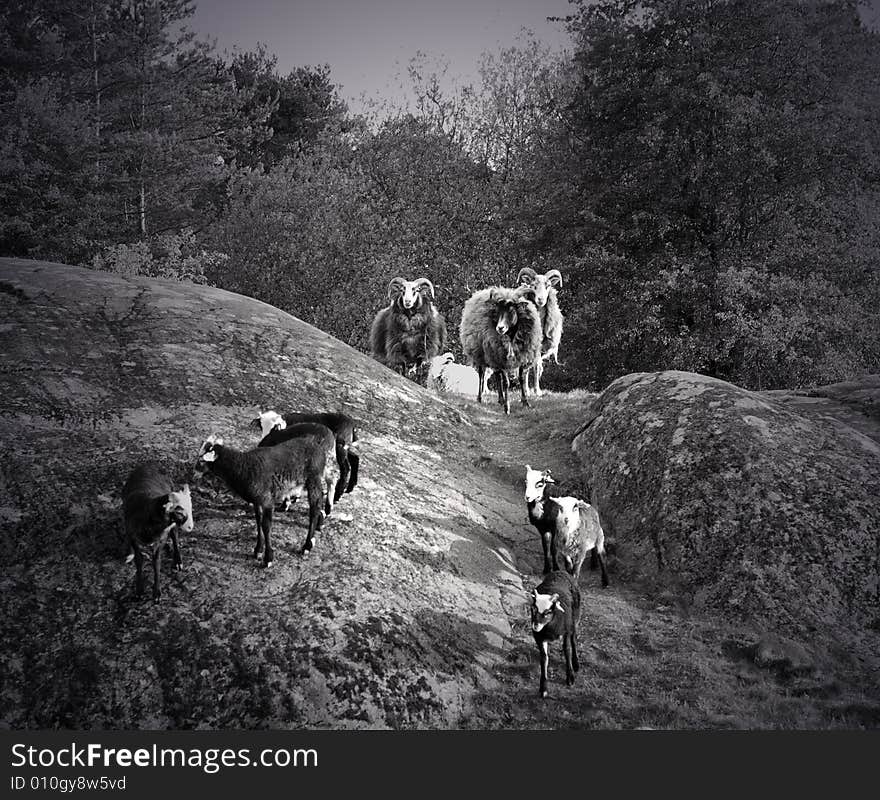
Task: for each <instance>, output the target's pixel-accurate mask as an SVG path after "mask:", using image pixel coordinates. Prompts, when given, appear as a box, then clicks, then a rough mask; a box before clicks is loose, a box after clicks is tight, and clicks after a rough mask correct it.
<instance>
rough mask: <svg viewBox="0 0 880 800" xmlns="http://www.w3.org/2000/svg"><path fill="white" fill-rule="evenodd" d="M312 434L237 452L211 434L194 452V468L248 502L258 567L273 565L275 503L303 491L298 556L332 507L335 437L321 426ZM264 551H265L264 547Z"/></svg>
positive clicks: (304, 552)
mask: <svg viewBox="0 0 880 800" xmlns="http://www.w3.org/2000/svg"><path fill="white" fill-rule="evenodd" d="M316 428H318V430H317V431H316V432H315V433H314V434H309V435H304V436H297V437H295V438H292V439H288V440H287V441H286V442H281V443H280V444H276V445H274V446H271V447H256V448H254V449H253V450H247V451H241V450H236V449H235V448H233V447H228V446H226V445H224V444H223V439H222V438H221V437H219V436H217V435H216V434H213V435H211V436H209V437H208V438H207V439H206V440H205V442H204V443H203V444H202V446H201V448H200V450H199V464H200V465H202V464H204V466H205V467H206V468H207V469H209V470H210V471H211V472H212V473H214V474H215V475H218V476H219V477H221V478H222V479H223V480H224V481H225V483H226V485H227V486H228V487H229V488H230V489H232V491H233V492H235V493H236V494H237V495H239V497H241V498H242V499H244V500H245V501H247V502H248V503H251V504H252V505H253V507H254V516H255V518H256V522H257V542H256V545H255V546H254V558H259V557H260V553H261V552H262V553H263V566H264V567H271V566H272V561H273V552H272V541H271V538H270V533H271V530H272V516H273V513H274V511H275V506H276V504H278V503H287V502H288V501H290V500H292V499H296V498H298V497H299V496H300V495H301V494H302V493H303V491H305V492H306V494H307V495H308V499H309V530H308V534H307V535H306V540H305V543H304V544H303V546H302V550H301V551H300V552H301V553H302V555H308V554H309V552H310V551H311V549H312V546H313V542H314V538H315V534H316V533H317V532H318V531H320V530H321V527H322V525H323V524H324V519H325V518H326V517H327V515H328V514H329V513H330V511H331V510H332V508H333V500H332V498H333V496H334V489H335V486H336V482H337V480H338V478H339V469H338V467H337V465H336V459H335V458H334V454H335V451H336V436H335V435H334V434H333V432H332V431H331V430H330V429H329V428H327V427H325V426H323V425H322V426H316ZM264 546H265V547H264Z"/></svg>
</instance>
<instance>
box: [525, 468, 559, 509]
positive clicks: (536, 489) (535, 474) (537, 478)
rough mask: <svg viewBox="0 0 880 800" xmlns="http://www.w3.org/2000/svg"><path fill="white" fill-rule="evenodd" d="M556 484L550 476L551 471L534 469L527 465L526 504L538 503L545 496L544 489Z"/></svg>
mask: <svg viewBox="0 0 880 800" xmlns="http://www.w3.org/2000/svg"><path fill="white" fill-rule="evenodd" d="M550 483H556V481H555V480H553V478H552V477H551V476H550V470H549V469H545V470H540V469H532V468H531V467H530V466H529V465H528V464H526V494H525V497H526V502H527V503H533V502H537V501H538V500H540V499H541V498H542V497H543V496H544V487H545V486H547V484H550Z"/></svg>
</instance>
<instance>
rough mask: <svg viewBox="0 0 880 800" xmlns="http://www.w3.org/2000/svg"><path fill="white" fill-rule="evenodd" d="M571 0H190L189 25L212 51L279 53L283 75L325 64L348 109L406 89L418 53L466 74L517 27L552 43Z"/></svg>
mask: <svg viewBox="0 0 880 800" xmlns="http://www.w3.org/2000/svg"><path fill="white" fill-rule="evenodd" d="M572 9H573V6H572V5H570V4H569V2H568V0H196V13H195V16H194V17H193V18H192V19H191V20H190V23H189V27H190V28H191V29H192V30H194V31H196V32H197V33H198V34H200V38H210V39H216V41H217V46H218V49H219V50H220V51H221V52H222V51H224V50H229V51H232V48H233V46H237V47H238V49H240V50H244V51H248V50H253V49H254V48H255V47H256V46H257V43H262V44H264V45H265V46H266V50H267V51H268V52H269V53H273V54H275V55H276V56H277V57H278V71H279V72H280V73H281V74H282V75H284V74H287V73H288V72H290V71H291V70H293V69H295V68H296V67H299V66H305V65H318V64H329V65H330V76H331V79H332V80H333V82H334V83H335V84H337V86H340V96H341V97H342V98H343V99H344V100H346V102H348V103H349V107H350V108H351V109H352V110H353V111H361V110H363V105H362V103H361V102H360V97H361V96H362V95H366V96H367V97H372V98H374V99H379V98H380V97H381V98H388V97H402V91H401V90H400V88H399V83H398V81H397V77H396V76H398V75H401V74H403V73H404V72H405V69H406V65H407V64H408V63H409V60H410V59H411V58H412V57H413V56H415V55H416V52H417V51H422V52H424V53H426V54H428V55H429V56H433V57H436V58H440V57H444V58H446V59H448V61H449V73H450V75H454V76H456V77H459V78H460V79H461V81H462V82H464V83H468V82H473V81H475V79H476V76H477V62H478V58H479V55H480V54H481V53H482V52H485V51H497V50H498V49H500V48H501V47H508V46H510V45H512V44H513V43H514V41H515V39H516V36H517V34H518V33H519V32H520V31H521V30H522V29H523V28H527V29H530V30H532V31H533V32H534V33H535V35H536V37H537V38H538V39H540V40H541V41H543V42H545V43H546V44H548V45H550V46H551V47H553V48H554V49H556V50H561V49H563V48H564V47H566V46H567V45H568V41H569V39H568V36H567V34H566V33H565V30H564V26H563V25H562V24H561V23H549V22H547V17H548V16H565V15H566V14H568V13H570V11H571V10H572Z"/></svg>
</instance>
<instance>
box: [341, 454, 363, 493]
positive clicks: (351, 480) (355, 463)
mask: <svg viewBox="0 0 880 800" xmlns="http://www.w3.org/2000/svg"><path fill="white" fill-rule="evenodd" d="M348 463H349V464H350V465H351V474H350V475H349V476H348V485H347V486H346V487H345V491H346V492H350V491H351V490H352V489H354V487H355V486H357V482H358V467H359V466H360V464H361V457H360V456H357V455H355V454H354V453H352V452H351V450H349V451H348Z"/></svg>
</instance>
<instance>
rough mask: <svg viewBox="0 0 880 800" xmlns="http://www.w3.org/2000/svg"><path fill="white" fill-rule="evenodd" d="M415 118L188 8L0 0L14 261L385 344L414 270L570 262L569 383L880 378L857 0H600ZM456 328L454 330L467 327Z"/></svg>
mask: <svg viewBox="0 0 880 800" xmlns="http://www.w3.org/2000/svg"><path fill="white" fill-rule="evenodd" d="M572 12H573V13H572V14H571V16H570V17H569V18H568V20H567V24H568V29H569V31H570V33H571V37H572V38H571V41H572V48H571V51H570V52H568V53H566V54H565V55H564V56H562V57H557V56H553V55H552V54H551V53H550V52H549V51H548V50H547V49H546V48H545V47H543V46H542V45H541V44H540V43H538V42H537V41H535V40H534V39H533V38H530V37H526V38H524V39H523V40H521V41H519V42H517V43H516V44H515V45H514V46H511V47H508V48H505V49H503V50H500V51H499V52H497V53H494V54H487V55H486V56H485V57H484V59H483V61H482V64H481V70H480V76H481V77H480V81H479V82H478V85H476V86H465V87H461V88H458V89H455V90H449V89H448V88H447V89H444V88H443V87H444V86H445V85H446V84H445V83H444V82H443V81H442V80H440V76H439V73H438V71H437V70H436V69H433V68H432V67H431V65H430V63H429V62H428V60H427V59H426V58H425V57H424V56H421V55H420V56H418V57H417V58H415V59H414V60H413V62H412V64H411V65H410V69H409V71H408V76H407V78H408V81H409V83H410V84H411V91H412V95H413V97H414V99H413V101H412V102H411V103H410V104H409V106H408V107H405V108H401V107H395V106H394V105H393V103H392V104H391V105H388V104H386V105H385V106H384V107H383V109H382V112H381V113H379V114H376V115H375V116H374V117H373V118H370V119H366V118H362V117H357V116H355V115H352V114H351V113H349V111H348V109H347V108H346V106H345V104H344V103H343V102H342V101H341V100H340V98H339V95H338V91H337V88H336V87H335V86H334V85H333V83H332V81H331V79H330V74H331V72H330V67H328V66H326V65H324V66H318V67H305V66H303V67H300V68H298V69H297V70H295V71H294V72H292V73H290V74H288V75H286V76H283V75H279V74H278V71H277V63H276V60H275V58H274V56H272V55H271V54H268V53H266V52H265V51H264V50H262V49H261V50H258V51H257V52H253V53H238V54H236V55H235V56H234V57H233V58H232V59H231V61H229V62H228V63H226V62H224V61H222V60H221V59H219V58H218V57H217V56H216V55H215V54H214V52H213V50H212V48H211V47H210V46H209V45H207V44H205V43H203V42H199V41H198V40H197V39H196V38H195V37H194V36H193V34H192V33H190V32H188V31H187V29H186V27H185V25H184V23H185V22H186V21H187V19H188V18H189V17H190V16H191V13H192V3H189V2H185V0H158V2H157V1H156V0H151V2H145V1H144V0H73V2H63V3H62V2H59V0H29V1H28V2H23V0H19V2H12V3H9V4H6V5H5V6H4V8H3V10H2V11H0V50H2V53H3V55H2V57H0V205H2V207H3V209H4V213H3V216H2V219H0V252H2V254H4V255H27V256H33V257H43V258H52V259H57V260H62V261H67V262H71V263H81V264H88V265H91V266H94V267H96V268H99V269H110V270H114V271H124V272H129V273H138V274H148V275H162V276H176V277H179V278H182V279H190V280H198V281H206V282H209V283H212V284H214V285H217V286H220V287H223V288H227V289H231V290H234V291H238V292H242V293H244V294H249V295H252V296H254V297H257V298H259V299H261V300H265V301H267V302H270V303H272V304H274V305H276V306H278V307H280V308H283V309H285V310H287V311H290V312H291V313H293V314H295V315H297V316H299V317H301V318H303V319H305V320H307V321H309V322H312V323H313V324H316V325H318V326H319V327H321V328H323V329H325V330H327V331H329V332H331V333H333V334H334V335H336V336H338V337H339V338H341V339H343V340H344V341H347V342H348V343H350V344H352V345H354V346H356V347H359V348H361V349H366V346H367V334H368V330H369V325H370V321H371V320H372V317H373V315H374V314H375V312H376V310H377V309H378V308H379V307H380V306H381V305H383V304H384V302H385V287H386V286H387V283H388V281H389V280H390V279H391V278H392V277H394V276H395V275H403V276H405V277H416V276H418V275H425V276H426V277H428V278H430V279H431V280H432V281H433V282H434V284H435V286H436V288H437V301H438V304H439V305H440V307H441V308H442V310H444V312H445V313H446V315H447V320H448V322H449V327H450V330H451V331H454V330H455V329H456V326H457V323H458V319H459V317H460V313H461V307H462V305H463V303H464V300H465V299H466V298H467V297H468V296H469V295H470V293H471V292H472V291H474V290H475V289H477V288H481V287H482V286H485V285H487V284H489V283H502V284H506V283H510V282H511V281H512V280H513V278H514V277H515V275H516V273H517V272H518V270H519V269H520V267H522V266H527V265H529V266H534V267H536V268H538V269H541V270H544V269H548V268H551V267H556V268H559V269H560V270H561V271H562V273H563V276H564V281H565V284H564V287H563V289H562V292H561V295H560V301H561V304H562V307H563V310H564V312H565V314H566V328H565V333H564V335H563V341H562V347H561V358H562V361H563V362H564V366H563V367H561V368H557V367H551V368H550V369H548V371H547V372H546V375H545V383H546V384H547V385H548V386H551V387H553V386H556V387H558V388H569V387H572V386H577V385H580V386H591V387H596V386H601V385H604V384H606V383H607V382H608V381H610V380H611V379H613V378H614V377H616V376H618V375H620V374H623V373H625V372H629V371H635V370H654V369H664V368H679V369H689V370H695V371H700V372H704V373H707V374H711V375H715V376H718V377H722V378H726V379H729V380H733V381H735V382H738V383H740V384H742V385H745V386H750V387H762V388H767V387H771V386H780V385H789V386H798V385H803V384H808V383H816V382H826V381H831V380H836V379H842V378H845V377H848V376H851V375H853V374H855V373H858V372H861V371H866V370H876V369H878V368H880V279H878V278H880V226H878V225H877V219H878V216H880V41H878V36H877V34H875V33H872V32H870V31H868V30H866V28H865V27H864V26H863V25H862V24H861V22H860V20H859V15H858V8H857V4H856V3H852V2H845V0H643V1H642V2H635V1H634V0H613V1H612V2H604V3H598V4H586V3H577V4H575V5H574V7H573V9H572ZM451 338H452V340H453V343H455V344H456V345H457V343H456V342H455V339H456V338H457V337H455V336H452V337H451Z"/></svg>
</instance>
